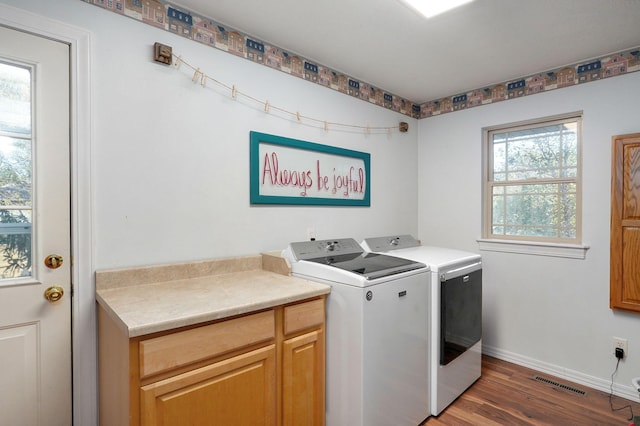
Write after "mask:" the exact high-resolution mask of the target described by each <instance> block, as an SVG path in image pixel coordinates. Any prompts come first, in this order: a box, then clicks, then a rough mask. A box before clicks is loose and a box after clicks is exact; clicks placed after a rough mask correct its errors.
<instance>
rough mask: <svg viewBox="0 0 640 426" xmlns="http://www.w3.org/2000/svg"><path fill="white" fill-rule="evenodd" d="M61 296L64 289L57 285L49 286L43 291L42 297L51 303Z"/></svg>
mask: <svg viewBox="0 0 640 426" xmlns="http://www.w3.org/2000/svg"><path fill="white" fill-rule="evenodd" d="M62 296H64V289H63V288H62V287H59V286H57V285H54V286H51V287H49V288H48V289H46V290H45V291H44V298H45V299H47V300H48V301H49V302H51V303H53V302H57V301H58V300H60V299H62Z"/></svg>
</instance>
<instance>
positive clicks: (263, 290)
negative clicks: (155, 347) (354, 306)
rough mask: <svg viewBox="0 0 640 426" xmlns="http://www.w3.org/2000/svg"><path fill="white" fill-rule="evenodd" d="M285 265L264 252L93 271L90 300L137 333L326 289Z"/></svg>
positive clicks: (254, 308)
mask: <svg viewBox="0 0 640 426" xmlns="http://www.w3.org/2000/svg"><path fill="white" fill-rule="evenodd" d="M274 265H276V266H275V267H274ZM267 269H271V270H267ZM288 270H289V269H288V264H287V263H286V260H285V259H282V258H278V257H277V256H276V257H274V256H271V255H269V254H265V255H256V256H245V257H237V258H229V259H214V260H207V261H200V262H191V263H180V264H169V265H158V266H147V267H141V268H127V269H117V270H104V271H96V299H97V301H98V303H99V304H100V306H101V307H102V308H104V310H105V311H106V312H107V314H108V315H110V316H111V317H112V319H114V320H115V321H116V323H117V324H118V325H119V326H120V327H121V328H122V329H123V330H124V331H125V332H126V334H127V335H128V336H129V337H137V336H142V335H145V334H150V333H155V332H158V331H165V330H170V329H173V328H177V327H183V326H188V325H194V324H198V323H202V322H206V321H212V320H217V319H223V318H226V317H230V316H234V315H240V314H245V313H249V312H253V311H259V310H262V309H267V308H271V307H274V306H278V305H283V304H286V303H291V302H297V301H300V300H304V299H309V298H312V297H316V296H321V295H325V294H328V293H329V291H330V287H329V286H327V285H324V284H320V283H316V282H313V281H308V280H304V279H301V278H297V277H292V276H289V275H286V273H288ZM273 271H278V272H273Z"/></svg>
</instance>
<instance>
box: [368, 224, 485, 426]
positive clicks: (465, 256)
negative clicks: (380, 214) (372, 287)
mask: <svg viewBox="0 0 640 426" xmlns="http://www.w3.org/2000/svg"><path fill="white" fill-rule="evenodd" d="M362 247H363V248H364V249H365V250H368V251H371V252H376V253H386V254H391V255H393V256H398V257H403V258H405V259H410V260H414V261H417V262H423V263H426V264H427V265H429V266H430V268H431V315H432V317H431V333H430V335H431V342H430V343H431V350H430V352H431V358H430V362H431V367H430V371H431V374H430V380H431V388H430V393H431V404H430V405H431V413H432V414H433V415H435V416H437V415H438V414H440V413H441V412H442V410H444V409H445V408H446V407H447V406H448V405H449V404H451V403H452V402H453V401H454V400H455V399H456V398H457V397H458V396H460V395H461V394H462V393H463V392H464V391H465V390H466V389H467V388H468V387H469V386H471V385H472V384H473V383H474V382H475V381H476V380H477V379H478V378H479V377H480V375H481V369H482V257H481V256H480V255H479V254H476V253H469V252H465V251H460V250H454V249H449V248H443V247H431V246H421V245H420V243H419V242H418V241H417V240H416V239H415V238H413V237H412V236H411V235H400V236H389V237H376V238H367V239H365V240H364V241H363V242H362Z"/></svg>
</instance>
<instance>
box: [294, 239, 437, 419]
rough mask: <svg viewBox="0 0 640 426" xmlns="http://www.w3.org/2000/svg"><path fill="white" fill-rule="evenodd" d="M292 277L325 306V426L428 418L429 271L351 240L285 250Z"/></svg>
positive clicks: (420, 264)
mask: <svg viewBox="0 0 640 426" xmlns="http://www.w3.org/2000/svg"><path fill="white" fill-rule="evenodd" d="M282 255H283V257H285V258H286V259H288V260H289V262H290V263H291V272H292V274H293V275H295V276H298V277H302V278H306V279H309V280H313V281H317V282H322V283H325V284H328V285H330V286H331V293H330V294H329V296H328V298H327V334H326V342H327V346H326V349H327V363H326V368H327V371H326V373H327V374H326V380H327V382H326V424H327V426H346V425H349V426H389V425H394V426H395V425H406V426H416V425H418V424H420V423H421V422H422V421H423V420H424V419H426V418H427V417H429V415H430V407H429V404H430V398H429V368H428V363H427V362H426V361H425V360H426V359H428V357H429V320H430V313H429V305H428V303H425V300H428V299H429V280H430V277H431V275H430V271H429V268H428V267H427V266H426V265H424V264H423V263H420V262H415V261H409V260H407V259H402V258H399V257H393V256H387V255H382V254H374V253H366V252H364V250H363V249H362V247H360V245H359V244H358V243H357V241H355V240H354V239H350V238H348V239H338V240H321V241H305V242H300V243H291V244H290V245H289V247H288V248H287V249H285V250H284V251H283V252H282Z"/></svg>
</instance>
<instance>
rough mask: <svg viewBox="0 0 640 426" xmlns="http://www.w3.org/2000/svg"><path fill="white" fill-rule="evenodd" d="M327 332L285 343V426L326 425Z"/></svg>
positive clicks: (283, 368)
mask: <svg viewBox="0 0 640 426" xmlns="http://www.w3.org/2000/svg"><path fill="white" fill-rule="evenodd" d="M324 347H325V340H324V331H323V329H320V330H316V331H313V332H310V333H307V334H303V335H302V336H298V337H294V338H291V339H288V340H285V341H284V342H283V351H282V424H283V425H284V426H296V425H305V426H314V425H317V426H321V425H324V381H325V380H324V372H325V356H324V352H325V350H324Z"/></svg>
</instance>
